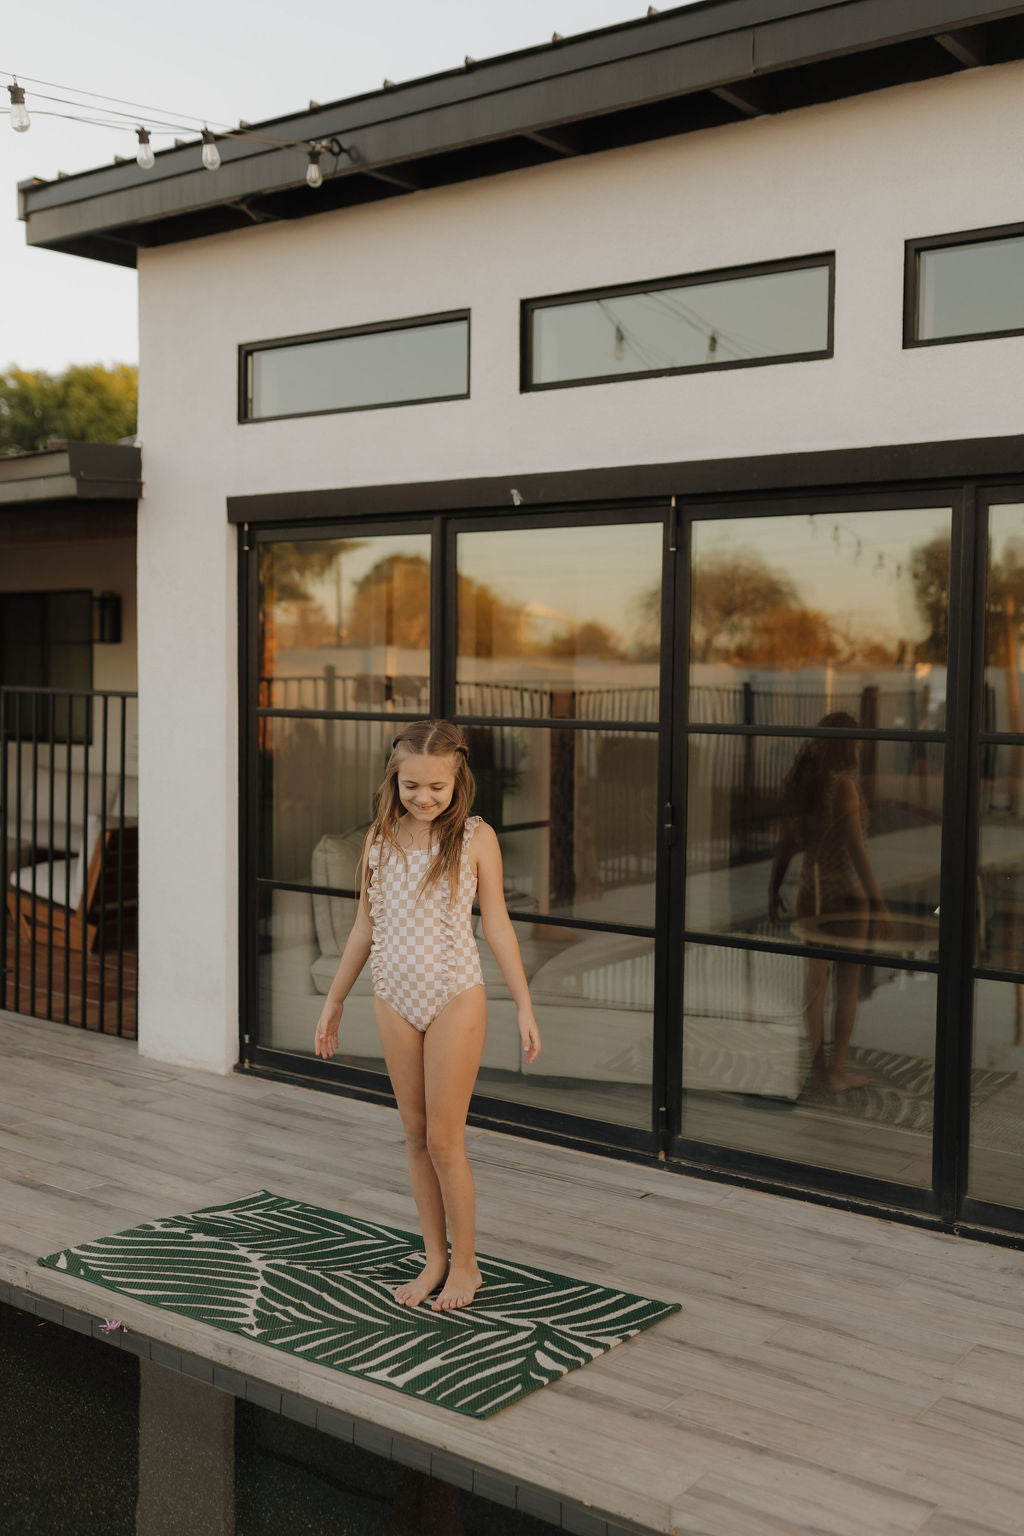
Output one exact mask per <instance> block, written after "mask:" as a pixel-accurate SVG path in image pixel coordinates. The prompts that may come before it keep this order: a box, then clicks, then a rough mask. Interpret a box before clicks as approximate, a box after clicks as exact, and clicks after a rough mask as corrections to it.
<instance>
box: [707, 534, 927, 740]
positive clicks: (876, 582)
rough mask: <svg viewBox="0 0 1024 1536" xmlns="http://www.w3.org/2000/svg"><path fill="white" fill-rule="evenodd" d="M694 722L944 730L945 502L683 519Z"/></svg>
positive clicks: (800, 726)
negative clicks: (688, 548)
mask: <svg viewBox="0 0 1024 1536" xmlns="http://www.w3.org/2000/svg"><path fill="white" fill-rule="evenodd" d="M692 549H693V553H692V569H693V576H692V584H691V594H690V708H689V718H690V722H691V724H692V723H696V722H698V721H699V722H705V723H708V724H722V725H726V724H732V725H775V726H793V727H795V728H796V729H798V730H799V729H800V728H802V727H806V726H811V725H820V724H821V723H822V721H823V719H825V718H826V717H828V716H840V715H841V716H845V717H846V718H845V720H840V719H838V718H836V719H835V720H834V721H832V722H830V723H834V724H835V725H837V726H842V725H845V726H847V727H852V726H854V725H862V726H869V727H871V728H872V729H893V730H941V729H942V726H943V721H944V710H945V697H946V689H945V684H946V676H945V672H946V650H947V641H948V625H949V549H950V509H949V507H926V508H909V509H901V510H899V511H895V512H894V511H885V512H882V511H878V512H836V513H814V512H810V513H800V514H787V515H786V516H783V517H744V518H725V519H722V520H718V519H715V520H708V521H704V520H701V521H699V522H695V523H694V525H693V545H692Z"/></svg>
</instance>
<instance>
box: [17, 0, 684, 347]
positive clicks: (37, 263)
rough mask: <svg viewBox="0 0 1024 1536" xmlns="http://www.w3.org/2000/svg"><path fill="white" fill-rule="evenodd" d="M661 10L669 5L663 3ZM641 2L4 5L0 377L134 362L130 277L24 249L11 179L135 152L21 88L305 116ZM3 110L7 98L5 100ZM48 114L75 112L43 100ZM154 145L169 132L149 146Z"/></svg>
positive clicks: (266, 0)
mask: <svg viewBox="0 0 1024 1536" xmlns="http://www.w3.org/2000/svg"><path fill="white" fill-rule="evenodd" d="M663 8H664V9H669V7H668V6H667V5H666V6H664V7H663ZM646 11H647V4H646V0H364V3H362V4H356V3H355V0H334V3H333V4H331V5H328V6H315V7H301V8H300V7H297V6H287V5H284V6H283V5H281V4H280V0H175V4H174V5H171V6H169V5H159V4H154V5H146V4H144V3H143V0H130V3H127V0H94V3H93V4H91V5H83V4H82V0H39V3H37V4H34V5H32V4H23V5H20V6H15V5H11V6H10V7H8V8H7V13H6V15H5V18H4V25H3V28H2V31H0V83H2V84H3V85H6V84H8V83H9V82H10V79H11V76H12V75H17V76H18V78H19V80H20V81H21V83H22V84H23V86H24V88H25V96H26V105H27V107H28V109H29V113H30V114H31V115H32V126H31V128H30V129H29V131H28V132H27V133H14V132H12V131H11V128H10V126H9V124H8V123H7V122H6V121H4V120H3V106H0V181H2V191H0V372H2V371H4V370H6V369H7V368H9V367H11V366H15V365H16V366H18V367H20V368H26V369H45V370H46V371H48V372H51V373H55V372H56V373H59V372H60V371H62V370H63V369H64V368H66V367H67V366H68V365H69V364H71V363H96V362H99V363H105V364H108V365H109V364H111V363H115V362H127V363H133V362H135V361H137V358H138V330H137V321H136V297H137V293H136V278H135V273H134V271H133V270H131V269H129V268H124V267H114V266H110V265H109V264H107V263H104V262H96V261H87V260H85V259H83V258H82V257H79V256H65V255H62V254H59V253H57V252H54V251H42V250H31V249H29V248H28V247H27V246H26V244H25V227H24V225H23V224H22V223H21V222H20V221H19V219H18V217H17V184H18V182H20V181H26V180H28V179H29V178H31V177H33V176H41V177H43V178H45V179H47V180H50V179H52V178H53V177H54V176H56V174H57V172H58V171H66V172H68V173H69V174H74V173H75V172H77V171H83V170H89V169H91V168H93V167H95V166H100V165H108V164H110V163H111V161H112V160H113V158H114V156H115V155H125V156H128V155H132V156H133V155H134V153H135V150H136V148H137V145H136V141H135V134H134V129H133V125H132V124H130V123H126V126H125V129H124V130H123V131H117V130H112V129H109V128H105V127H104V128H100V127H94V126H90V125H86V124H82V123H78V122H69V121H65V120H63V119H60V118H53V117H44V116H41V115H39V111H38V110H36V112H35V113H34V114H33V97H32V90H33V87H32V84H31V83H30V82H31V81H32V80H38V81H46V82H49V83H50V85H49V86H47V87H44V86H42V85H40V86H39V87H38V88H37V89H38V90H39V91H40V92H42V91H44V90H45V91H47V93H48V94H57V93H56V92H53V91H52V89H51V87H52V85H57V86H63V87H71V88H73V89H76V90H78V91H92V92H95V93H97V94H98V95H101V96H103V97H106V98H108V99H109V98H113V97H119V98H121V99H122V100H125V101H132V102H139V103H144V104H145V105H146V106H149V107H156V108H159V109H160V110H161V111H163V112H167V113H168V114H173V115H178V114H181V115H183V116H187V117H189V118H191V117H197V118H203V119H209V120H210V121H217V122H221V123H235V122H238V121H239V120H240V119H242V118H245V119H246V120H247V121H249V122H253V123H256V122H259V121H260V120H261V119H264V118H270V117H275V116H278V115H280V114H282V113H288V112H296V111H301V110H303V109H304V108H305V106H306V103H307V102H308V101H309V100H311V99H312V100H314V101H322V102H331V101H337V100H340V99H342V98H344V97H346V96H355V95H358V94H360V93H362V92H364V91H370V90H376V89H377V88H379V86H380V85H381V83H382V81H383V80H384V79H385V78H387V79H389V80H394V81H396V82H400V81H403V80H411V79H416V78H417V77H418V76H421V75H429V74H434V73H436V72H438V71H441V70H446V69H452V68H455V67H457V66H459V65H461V63H462V60H463V58H464V57H465V55H466V54H469V55H470V56H471V57H473V58H476V59H486V58H489V57H493V56H494V55H496V54H500V53H507V52H511V51H513V50H515V49H518V48H528V47H532V46H535V45H537V44H538V43H542V42H546V41H548V40H549V39H550V37H551V34H552V33H553V32H560V33H562V35H563V36H565V37H570V36H572V35H573V34H574V33H579V32H586V31H589V30H591V29H592V28H595V27H606V26H612V25H614V24H615V23H616V22H622V21H631V20H633V19H634V18H637V17H640V16H643V15H645V14H646ZM3 103H4V105H6V104H7V96H6V92H5V93H4V97H3ZM44 105H45V106H46V107H47V108H50V109H51V110H54V111H64V110H68V111H74V110H75V109H74V108H63V107H60V106H54V105H53V104H52V103H45V104H43V103H39V107H40V108H41V107H43V106H44ZM153 143H154V147H155V148H157V149H160V148H163V147H166V146H167V144H168V143H169V140H168V139H167V138H164V139H158V138H156V137H155V136H154V140H153Z"/></svg>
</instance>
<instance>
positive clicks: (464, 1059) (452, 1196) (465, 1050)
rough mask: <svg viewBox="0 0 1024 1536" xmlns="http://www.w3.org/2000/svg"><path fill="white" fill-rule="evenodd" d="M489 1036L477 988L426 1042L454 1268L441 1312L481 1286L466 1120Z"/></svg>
mask: <svg viewBox="0 0 1024 1536" xmlns="http://www.w3.org/2000/svg"><path fill="white" fill-rule="evenodd" d="M486 1034H487V998H486V995H485V993H484V989H483V987H479V986H478V987H471V988H470V989H469V991H468V992H462V993H460V995H459V996H458V997H455V998H453V999H452V1001H451V1002H450V1003H449V1004H448V1005H447V1007H446V1008H443V1009H442V1010H441V1012H440V1013H439V1014H438V1016H437V1018H436V1019H435V1020H434V1022H433V1023H432V1024H431V1026H430V1028H429V1029H428V1030H427V1032H426V1035H425V1037H424V1042H423V1081H424V1089H425V1099H426V1116H427V1149H428V1151H429V1153H430V1159H431V1162H432V1163H433V1165H434V1169H435V1172H436V1174H437V1178H438V1182H439V1183H440V1186H441V1195H442V1198H443V1200H444V1210H445V1215H446V1216H447V1219H448V1232H449V1235H450V1237H451V1243H452V1257H451V1268H450V1269H449V1271H448V1279H447V1280H446V1282H445V1286H444V1290H443V1291H442V1292H441V1294H440V1296H439V1297H438V1298H437V1300H436V1301H435V1302H434V1303H433V1308H434V1311H435V1312H438V1311H447V1310H449V1309H450V1308H453V1307H465V1306H468V1305H469V1303H470V1302H471V1301H472V1300H473V1296H474V1293H475V1292H476V1290H477V1289H478V1287H479V1285H480V1270H479V1267H478V1266H477V1262H476V1191H475V1189H474V1187H473V1174H472V1172H471V1170H470V1166H469V1159H468V1157H467V1156H466V1116H467V1114H468V1113H469V1100H470V1097H471V1095H472V1093H473V1084H474V1083H475V1082H476V1075H477V1072H478V1071H479V1070H480V1058H481V1056H482V1055H483V1049H484V1038H485V1036H486Z"/></svg>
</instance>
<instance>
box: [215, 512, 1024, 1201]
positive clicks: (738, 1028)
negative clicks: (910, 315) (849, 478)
mask: <svg viewBox="0 0 1024 1536" xmlns="http://www.w3.org/2000/svg"><path fill="white" fill-rule="evenodd" d="M254 545H255V547H254V549H253V551H252V553H251V554H250V555H249V556H248V564H247V567H246V569H247V576H248V584H247V587H246V593H247V597H246V602H247V612H248V629H247V636H248V640H247V648H246V658H247V663H246V664H247V673H246V690H245V730H246V742H247V747H246V782H245V827H246V838H245V843H244V848H243V868H244V873H243V905H244V909H245V919H244V924H243V951H244V963H243V993H244V997H245V1007H244V1016H245V1018H246V1020H247V1021H249V1029H248V1031H247V1032H246V1038H245V1042H244V1044H245V1050H246V1054H247V1059H248V1060H249V1061H251V1062H253V1063H255V1064H256V1065H262V1066H266V1067H270V1068H276V1069H278V1070H287V1071H289V1072H295V1073H299V1074H300V1075H302V1076H306V1077H309V1078H314V1079H315V1078H319V1079H321V1080H323V1081H325V1082H327V1083H329V1084H331V1085H333V1086H338V1087H344V1088H345V1089H346V1091H356V1092H365V1093H370V1094H374V1095H379V1096H384V1095H386V1094H387V1091H388V1085H387V1079H386V1077H385V1075H384V1069H383V1062H382V1060H381V1055H380V1049H379V1045H378V1042H377V1036H376V1031H375V1028H374V1023H373V1006H372V995H371V987H370V981H369V976H368V975H366V976H364V977H363V978H362V979H361V980H360V982H359V984H358V985H357V987H356V989H355V990H354V992H353V994H352V997H351V999H350V1002H349V1004H348V1005H347V1007H346V1011H345V1019H344V1024H343V1029H342V1044H341V1051H340V1053H339V1055H338V1056H336V1057H335V1058H334V1060H333V1061H332V1062H330V1063H324V1062H320V1061H318V1060H316V1059H315V1058H314V1056H313V1054H312V1035H313V1027H314V1025H315V1022H316V1018H317V1015H318V1013H319V1010H320V1008H321V1006H322V1002H323V997H324V995H325V994H326V992H327V988H328V987H329V985H330V982H331V979H332V977H333V974H334V971H335V969H336V967H337V964H338V960H339V958H340V954H341V951H342V949H343V948H344V944H345V939H346V937H347V934H348V932H349V929H350V927H351V924H352V921H353V920H354V915H355V911H356V905H355V904H356V900H357V878H356V870H357V863H358V855H359V850H360V847H361V845H362V839H363V836H364V834H365V830H366V827H367V825H368V823H369V819H370V815H371V808H372V798H373V792H374V788H375V786H376V784H377V783H378V782H379V779H380V776H381V774H382V772H383V767H384V763H385V761H386V757H387V753H388V750H389V748H390V744H391V741H392V739H393V736H394V732H395V727H396V724H397V723H398V722H400V721H402V720H407V719H414V718H418V717H422V716H424V715H427V714H444V715H447V716H449V717H450V718H454V719H456V720H457V721H458V722H459V723H460V724H461V725H462V726H463V728H464V730H465V732H466V734H467V737H468V740H469V744H470V758H471V762H472V766H473V768H474V771H475V774H476V778H477V805H476V809H477V811H478V812H479V813H480V814H481V815H483V816H484V817H485V818H486V819H487V820H488V821H489V822H490V823H491V824H492V825H493V826H494V828H495V829H496V831H497V833H498V837H499V840H500V843H501V848H502V855H503V860H504V874H505V895H506V900H507V903H508V907H509V911H510V913H511V916H512V920H513V923H514V925H515V928H516V932H517V935H518V937H519V942H520V947H521V950H522V954H523V959H524V963H525V966H526V970H527V973H528V976H529V978H530V984H531V990H532V995H533V998H534V1003H535V1007H536V1011H537V1016H538V1020H539V1023H540V1027H541V1031H542V1035H543V1039H544V1049H543V1051H542V1054H541V1056H540V1057H539V1059H538V1061H537V1063H536V1064H535V1065H534V1066H532V1067H531V1068H525V1067H524V1066H523V1063H522V1058H521V1052H520V1049H519V1040H518V1032H517V1029H516V1021H515V1009H514V1006H513V1004H512V1001H511V998H510V997H509V994H508V990H507V988H506V987H505V985H504V982H503V979H502V977H501V975H500V972H499V971H498V968H497V966H496V965H495V964H494V962H493V960H492V959H491V957H490V954H489V951H488V950H487V947H486V945H485V944H484V943H483V942H482V940H481V950H482V956H483V961H484V968H485V975H486V980H487V987H488V996H489V1006H490V1025H489V1038H488V1043H487V1049H486V1052H485V1055H484V1061H483V1067H482V1070H481V1074H480V1079H479V1083H478V1089H477V1096H476V1099H475V1101H474V1111H475V1113H476V1114H477V1115H478V1116H479V1117H480V1118H482V1119H484V1120H486V1121H489V1122H490V1123H494V1124H506V1125H520V1126H522V1127H524V1128H526V1127H530V1128H533V1130H534V1131H535V1132H539V1133H549V1134H552V1135H554V1136H558V1137H570V1138H574V1139H578V1140H580V1141H582V1142H585V1143H588V1144H591V1145H607V1146H609V1147H621V1148H627V1149H633V1150H635V1151H637V1152H641V1153H646V1154H649V1155H655V1154H660V1155H663V1156H666V1157H668V1158H669V1159H670V1160H673V1159H679V1160H680V1164H681V1165H683V1164H693V1163H699V1164H701V1165H703V1166H710V1167H715V1168H718V1169H720V1170H722V1171H723V1172H732V1173H734V1174H738V1175H742V1176H745V1177H749V1178H752V1179H756V1180H762V1181H766V1182H770V1183H774V1184H778V1185H780V1186H785V1185H794V1186H799V1187H802V1188H814V1189H817V1190H819V1191H822V1192H824V1193H826V1194H831V1195H840V1196H845V1197H848V1198H850V1199H857V1200H863V1201H867V1202H872V1201H874V1202H878V1203H879V1204H881V1205H886V1206H896V1207H900V1208H903V1209H905V1210H910V1211H918V1212H920V1213H927V1214H930V1215H935V1216H939V1217H941V1218H943V1219H944V1220H945V1221H947V1222H948V1223H950V1224H953V1223H957V1222H961V1223H967V1224H970V1223H974V1224H977V1225H990V1226H996V1227H1003V1228H1009V1229H1012V1230H1021V1231H1024V1131H1022V1129H1021V1127H1022V1126H1024V1088H1022V1086H1021V1084H1022V1082H1024V1077H1022V1070H1024V704H1022V697H1024V682H1022V678H1021V669H1022V668H1021V664H1022V659H1024V488H1017V489H1012V488H1010V489H1007V490H1002V491H1000V492H999V493H998V494H993V496H992V498H991V504H988V503H987V502H985V500H984V499H983V498H982V499H981V500H980V501H979V504H978V505H976V504H975V497H974V495H973V493H970V488H959V489H956V491H955V492H954V491H952V490H942V491H935V490H933V491H921V492H915V493H903V492H901V493H898V494H897V493H895V492H893V493H892V494H888V495H883V494H872V495H870V496H868V495H856V496H855V495H845V496H841V495H835V496H829V497H824V496H814V497H810V496H805V497H799V498H797V497H790V498H788V499H783V498H780V499H778V500H775V501H771V500H761V501H756V502H754V501H751V502H747V503H743V504H724V503H722V504H715V505H710V504H708V505H693V506H690V507H686V508H680V509H679V511H678V513H677V512H676V510H675V509H674V508H672V507H667V506H658V507H641V508H629V507H619V508H616V509H614V510H608V511H600V512H599V511H596V510H595V511H589V512H586V511H584V512H579V513H574V514H570V513H558V514H547V513H537V512H531V513H529V514H527V513H525V512H516V513H514V514H509V515H507V516H506V515H496V514H488V515H483V514H481V515H479V516H471V515H464V514H458V515H456V514H452V515H443V516H435V517H432V518H431V519H429V520H422V521H419V522H415V521H405V522H399V521H390V522H389V521H388V520H386V519H384V520H379V521H377V522H372V523H371V522H367V523H365V524H360V525H356V524H345V525H337V526H335V525H331V526H328V527H326V528H323V527H321V528H317V529H309V530H296V529H278V530H275V529H267V530H265V531H261V532H260V533H259V534H257V535H256V537H255V540H254ZM478 929H479V922H478Z"/></svg>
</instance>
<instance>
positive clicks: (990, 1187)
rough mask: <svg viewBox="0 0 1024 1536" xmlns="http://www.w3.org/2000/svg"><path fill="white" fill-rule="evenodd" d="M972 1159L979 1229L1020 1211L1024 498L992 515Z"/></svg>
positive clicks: (1023, 1141)
mask: <svg viewBox="0 0 1024 1536" xmlns="http://www.w3.org/2000/svg"><path fill="white" fill-rule="evenodd" d="M982 652H983V665H984V673H983V678H982V708H981V725H982V731H981V740H980V749H979V752H978V754H977V764H978V772H977V791H978V822H979V826H978V859H977V884H976V892H977V932H976V956H975V960H976V970H975V982H974V1000H973V1001H974V1031H973V1051H972V1071H971V1090H972V1091H971V1119H970V1127H971V1129H970V1138H971V1140H970V1157H969V1161H968V1180H967V1193H968V1197H969V1199H970V1201H971V1202H972V1204H973V1205H974V1207H975V1209H976V1212H977V1214H978V1216H979V1218H980V1219H981V1220H994V1221H995V1222H997V1223H998V1224H1002V1223H1001V1221H1000V1216H999V1212H1000V1211H1003V1210H1005V1209H1007V1208H1009V1209H1011V1210H1014V1211H1024V716H1022V711H1021V697H1022V677H1021V673H1022V670H1024V669H1022V661H1024V495H1021V494H1020V493H1019V492H1018V493H1017V495H1016V497H1015V499H1014V500H1013V501H1008V502H1004V503H1002V504H998V503H997V504H995V505H992V506H991V507H990V508H989V511H988V538H987V560H986V569H985V612H984V620H983V642H982Z"/></svg>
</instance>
